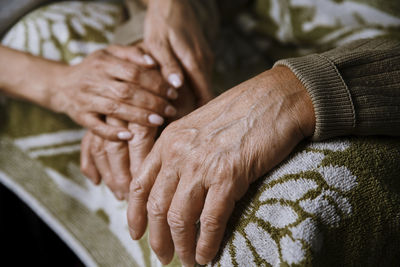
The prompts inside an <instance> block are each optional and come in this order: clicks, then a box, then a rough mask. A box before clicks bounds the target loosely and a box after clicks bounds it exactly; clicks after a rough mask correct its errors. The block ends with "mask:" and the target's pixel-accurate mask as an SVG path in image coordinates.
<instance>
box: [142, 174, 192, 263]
mask: <svg viewBox="0 0 400 267" xmlns="http://www.w3.org/2000/svg"><path fill="white" fill-rule="evenodd" d="M178 182H179V178H178V175H177V173H176V172H175V171H174V170H173V169H171V166H163V167H162V168H161V170H160V173H159V174H158V176H157V179H156V181H155V183H154V185H153V188H152V190H151V192H150V195H149V200H148V202H147V213H148V220H149V241H150V245H151V247H152V249H153V251H154V252H155V253H156V255H157V256H158V258H159V259H160V261H161V262H162V263H163V264H164V265H167V264H168V263H169V262H170V261H171V260H172V257H173V255H174V243H173V242H172V236H171V232H170V228H169V225H168V221H167V214H168V210H169V206H170V204H171V201H172V198H173V196H174V194H175V191H176V187H177V186H178ZM193 252H194V249H193ZM193 259H194V256H193Z"/></svg>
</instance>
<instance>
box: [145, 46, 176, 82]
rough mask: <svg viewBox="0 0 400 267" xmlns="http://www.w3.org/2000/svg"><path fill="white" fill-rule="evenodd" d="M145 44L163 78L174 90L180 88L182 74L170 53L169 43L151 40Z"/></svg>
mask: <svg viewBox="0 0 400 267" xmlns="http://www.w3.org/2000/svg"><path fill="white" fill-rule="evenodd" d="M145 42H146V47H147V48H148V49H149V50H150V52H151V53H152V55H153V57H154V58H155V59H156V60H157V62H158V63H159V65H160V67H161V72H162V74H163V76H164V78H165V79H166V80H167V81H168V82H169V84H170V85H172V86H173V87H174V88H179V87H181V86H182V85H183V72H182V69H181V66H180V64H179V63H178V61H177V59H176V57H175V55H174V53H173V52H172V49H171V46H170V44H169V42H168V41H161V40H152V39H149V40H148V41H147V40H146V41H145Z"/></svg>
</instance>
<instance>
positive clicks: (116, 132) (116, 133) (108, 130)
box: [77, 113, 133, 141]
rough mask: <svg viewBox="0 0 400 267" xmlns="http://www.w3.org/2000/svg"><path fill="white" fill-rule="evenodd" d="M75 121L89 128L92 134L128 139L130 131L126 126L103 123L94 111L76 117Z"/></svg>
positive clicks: (130, 136)
mask: <svg viewBox="0 0 400 267" xmlns="http://www.w3.org/2000/svg"><path fill="white" fill-rule="evenodd" d="M77 122H78V123H79V124H81V125H83V126H84V127H87V128H89V129H90V130H91V131H92V132H93V133H94V134H96V135H98V136H100V137H102V138H104V139H107V140H111V141H119V140H129V139H131V138H132V136H133V135H132V133H131V132H129V131H128V130H127V129H126V128H123V127H117V126H110V125H108V124H106V123H104V122H103V121H102V120H101V119H100V118H99V117H98V116H96V115H95V114H94V113H87V114H84V115H82V116H81V117H79V118H78V120H77Z"/></svg>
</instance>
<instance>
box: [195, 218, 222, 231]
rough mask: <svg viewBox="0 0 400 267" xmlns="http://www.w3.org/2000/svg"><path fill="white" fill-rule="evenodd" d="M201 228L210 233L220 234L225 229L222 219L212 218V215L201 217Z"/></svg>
mask: <svg viewBox="0 0 400 267" xmlns="http://www.w3.org/2000/svg"><path fill="white" fill-rule="evenodd" d="M200 224H201V227H202V228H204V230H205V231H206V232H208V233H219V232H220V231H222V230H223V229H224V226H223V222H222V218H220V217H216V216H212V215H203V216H201V217H200Z"/></svg>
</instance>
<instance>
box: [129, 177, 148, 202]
mask: <svg viewBox="0 0 400 267" xmlns="http://www.w3.org/2000/svg"><path fill="white" fill-rule="evenodd" d="M129 191H130V192H131V194H132V197H133V198H135V199H138V198H139V197H141V196H143V195H144V194H145V193H146V191H145V188H144V186H143V185H142V184H141V182H140V180H138V179H134V180H132V182H131V184H130V187H129Z"/></svg>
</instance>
